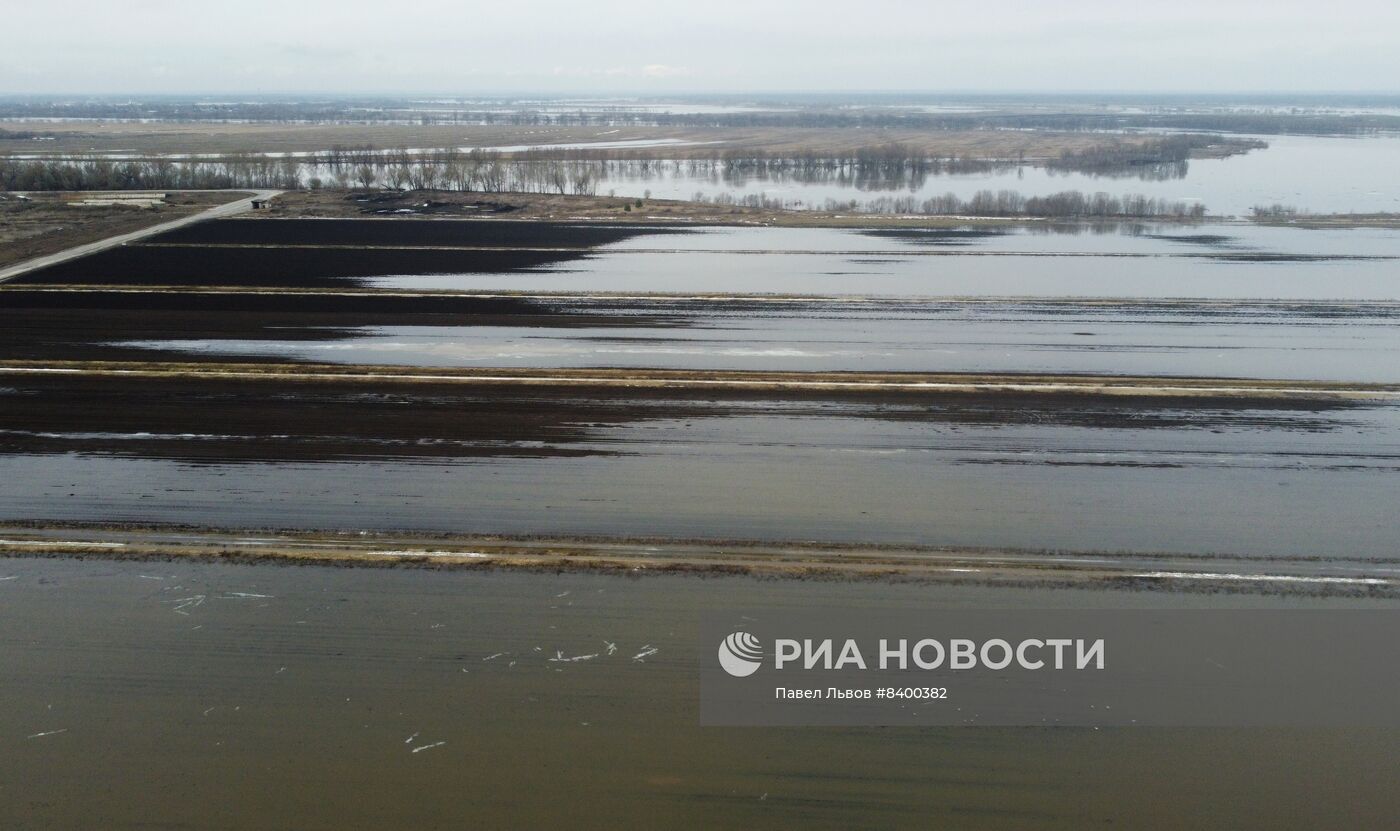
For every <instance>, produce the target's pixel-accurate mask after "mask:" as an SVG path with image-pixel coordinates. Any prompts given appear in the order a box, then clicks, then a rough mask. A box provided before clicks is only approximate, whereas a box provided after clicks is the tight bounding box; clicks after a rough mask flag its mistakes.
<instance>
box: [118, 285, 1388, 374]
mask: <svg viewBox="0 0 1400 831" xmlns="http://www.w3.org/2000/svg"><path fill="white" fill-rule="evenodd" d="M543 305H544V307H545V308H548V309H549V310H551V311H552V312H554V313H555V314H557V315H559V317H558V318H557V320H558V322H559V323H560V326H559V328H550V327H549V326H548V324H547V323H544V324H541V323H534V324H532V325H529V326H510V325H504V326H500V325H477V326H381V327H361V328H356V329H348V330H347V329H338V330H335V332H334V333H327V334H326V335H324V336H322V339H317V338H316V337H315V335H314V334H310V333H302V334H300V335H299V336H298V338H297V339H295V340H284V339H278V337H277V333H276V332H267V333H263V334H262V335H261V336H260V338H259V339H256V340H255V339H232V338H224V339H212V338H202V339H165V340H148V341H121V342H118V343H117V344H116V345H117V346H120V347H138V348H144V349H159V350H174V351H176V352H182V353H190V354H198V355H205V356H222V357H225V358H248V357H257V358H277V359H281V360H299V361H311V362H329V363H346V364H386V365H412V366H438V367H540V366H551V367H628V368H665V369H710V370H715V369H735V370H740V369H748V370H793V371H811V372H821V371H903V372H986V373H995V372H1033V373H1047V374H1055V373H1093V374H1126V375H1160V376H1172V375H1178V376H1181V375H1184V376H1194V377H1201V376H1207V377H1222V376H1225V377H1246V378H1260V379H1269V378H1287V379H1294V380H1328V381H1356V382H1378V383H1400V306H1397V305H1391V304H1382V305H1359V304H1332V305H1317V304H1309V305H1300V306H1294V305H1278V304H1248V303H1229V304H1201V303H1183V304H1165V305H1156V304H1147V303H1134V302H1131V301H1128V302H1124V303H1119V304H1100V305H1097V306H1084V305H1075V304H1062V303H1055V302H1050V303H1038V302H1034V301H1012V300H1007V301H984V302H976V301H968V302H959V301H953V302H947V303H918V302H913V301H894V302H876V301H863V302H843V301H840V300H830V301H808V302H803V301H780V302H772V303H763V302H758V301H748V302H744V301H734V302H709V301H688V302H687V301H670V302H668V301H665V300H661V299H658V300H652V301H645V302H636V301H587V300H569V299H558V300H553V301H549V302H548V303H545V304H543ZM658 307H662V308H664V309H665V310H666V311H665V315H664V324H662V325H659V324H658V322H657V321H656V316H657V313H658ZM587 314H598V315H611V316H615V317H617V318H618V319H619V322H623V323H625V321H626V320H627V319H628V318H647V319H648V325H647V326H637V327H628V326H626V325H609V326H599V327H587V326H577V325H573V324H572V323H571V317H572V315H587Z"/></svg>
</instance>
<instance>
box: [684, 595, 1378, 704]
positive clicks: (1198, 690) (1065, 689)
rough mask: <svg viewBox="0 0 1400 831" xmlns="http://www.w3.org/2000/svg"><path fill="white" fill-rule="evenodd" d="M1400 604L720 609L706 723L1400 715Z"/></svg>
mask: <svg viewBox="0 0 1400 831" xmlns="http://www.w3.org/2000/svg"><path fill="white" fill-rule="evenodd" d="M1397 615H1400V612H1396V611H1373V610H1362V611H1300V610H1289V611H1274V610H1264V611H1166V612H1158V611H1060V610H1056V611H1028V610H1013V611H971V612H951V611H933V612H888V611H880V612H871V611H869V610H827V611H824V612H822V613H805V614H772V613H770V614H764V613H763V612H761V611H755V612H750V613H747V614H741V615H711V616H709V617H708V618H707V619H706V620H705V621H704V625H703V627H702V629H703V633H702V650H703V652H702V654H706V655H708V656H713V659H712V660H707V661H705V662H704V664H703V665H702V667H701V721H702V722H703V723H706V724H716V725H720V724H732V725H765V724H771V725H796V724H814V725H815V724H833V725H860V724H870V725H899V724H910V725H950V726H951V725H1065V726H1071V725H1085V726H1087V725H1093V726H1108V725H1124V726H1127V725H1182V726H1188V725H1221V726H1247V725H1318V726H1326V725H1375V726H1400V706H1396V705H1395V704H1393V703H1392V696H1393V690H1395V689H1397V688H1400V686H1397V685H1400V646H1397V644H1396V642H1395V639H1394V638H1393V637H1391V633H1392V632H1394V631H1395V624H1396V623H1397V622H1400V617H1397Z"/></svg>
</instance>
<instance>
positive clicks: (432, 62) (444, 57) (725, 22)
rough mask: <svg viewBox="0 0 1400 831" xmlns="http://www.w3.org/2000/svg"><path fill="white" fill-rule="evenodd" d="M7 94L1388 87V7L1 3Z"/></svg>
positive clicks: (711, 0) (1352, 1) (1289, 1)
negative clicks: (5, 32) (4, 33)
mask: <svg viewBox="0 0 1400 831" xmlns="http://www.w3.org/2000/svg"><path fill="white" fill-rule="evenodd" d="M0 10H2V13H0V19H3V21H4V27H5V29H6V30H7V34H6V37H5V45H4V47H3V49H0V93H127V92H168V93H214V92H249V93H257V92H262V93H273V92H342V93H361V92H363V93H381V92H443V93H454V94H471V93H485V92H525V91H541V92H559V93H577V92H584V91H604V92H634V93H642V94H666V93H671V92H682V91H704V90H712V91H718V92H747V91H779V90H802V91H820V90H837V91H839V90H901V91H909V90H927V91H979V90H986V91H1000V90H1018V91H1019V90H1025V91H1049V90H1075V91H1105V90H1123V91H1242V90H1254V91H1261V90H1277V91H1292V90H1307V91H1327V90H1360V91H1387V92H1395V91H1400V2H1396V0H1375V1H1374V2H1360V0H1330V2H1318V0H1307V2H1293V0H1268V2H1262V1H1261V2H1255V1H1254V0H1210V1H1209V2H1199V1H1198V0H1173V1H1172V2H1167V3H1150V4H1149V3H1140V2H1139V3H1134V2H1130V1H1128V2H1125V0H1112V1H1111V2H1100V0H1058V2H1051V0H1042V1H1041V2H1026V1H1023V0H1016V1H1014V2H997V0H978V1H977V2H962V1H961V0H954V2H940V1H939V0H927V2H917V1H916V0H909V2H890V0H855V1H854V2H829V1H828V0H805V1H804V2H787V0H742V1H741V2H736V1H735V0H687V2H664V0H592V2H588V0H572V1H571V2H552V1H551V2H531V0H515V2H509V1H508V0H501V2H494V3H484V2H463V1H462V0H457V2H452V1H451V0H380V2H366V1H365V0H236V2H234V1H233V0H217V1H216V0H178V1H177V0H57V2H48V1H46V0H0Z"/></svg>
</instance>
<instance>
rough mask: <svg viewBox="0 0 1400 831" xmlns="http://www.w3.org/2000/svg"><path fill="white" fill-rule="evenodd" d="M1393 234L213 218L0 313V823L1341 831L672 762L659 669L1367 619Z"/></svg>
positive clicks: (12, 289) (680, 725)
mask: <svg viewBox="0 0 1400 831" xmlns="http://www.w3.org/2000/svg"><path fill="white" fill-rule="evenodd" d="M1397 242H1400V232H1396V231H1389V230H1385V229H1374V228H1372V229H1364V230H1337V229H1333V230H1317V231H1313V230H1301V229H1291V228H1272V227H1258V226H1252V225H1241V224H1219V225H1204V226H1181V225H1151V224H1148V225H1132V226H1114V227H1111V228H1098V229H1088V228H1085V227H1083V226H1068V225H1054V226H1049V225H1047V226H1032V227H1025V226H1013V225H1002V226H988V225H987V224H985V223H982V224H968V225H952V226H950V227H942V228H935V227H925V228H918V229H911V228H891V227H888V226H885V227H872V228H862V229H825V228H759V227H744V228H739V227H720V226H708V225H700V224H696V225H693V226H685V225H680V224H677V223H674V222H666V223H661V222H640V223H636V222H634V223H615V222H614V223H609V224H593V223H587V222H577V221H576V222H554V223H550V222H514V221H500V220H464V219H443V218H437V219H431V218H425V217H422V216H419V217H416V218H400V219H382V218H381V219H343V218H342V219H314V220H287V219H267V218H247V219H239V220H223V221H213V222H205V223H200V224H198V225H194V226H190V227H186V228H182V229H180V230H178V231H175V232H171V233H167V234H163V235H160V236H157V237H154V238H150V239H147V240H144V241H142V242H140V243H136V244H130V245H126V246H123V247H121V248H116V249H112V250H110V251H106V252H103V253H100V254H96V255H93V256H89V257H85V258H80V259H75V260H71V261H69V262H65V263H62V264H59V265H56V266H52V267H49V268H46V269H41V270H38V271H33V272H29V273H26V274H23V275H21V276H19V277H17V278H16V279H14V280H13V281H10V282H7V283H5V284H4V285H3V286H2V287H0V606H2V607H3V609H4V616H5V631H6V632H7V633H18V634H17V635H16V636H12V637H9V638H4V639H0V664H3V665H4V666H5V667H6V668H7V670H6V683H5V684H4V685H3V686H0V741H8V742H9V744H8V745H7V747H8V749H7V751H6V752H5V753H4V754H0V825H6V826H9V825H23V824H26V823H28V824H33V823H34V822H35V821H36V820H37V821H39V822H41V823H47V824H50V825H54V826H56V827H64V826H69V827H73V826H78V825H82V824H84V823H89V822H90V821H91V818H92V817H101V818H102V820H101V821H102V823H103V824H105V825H106V826H110V827H133V828H134V827H142V826H144V825H146V824H148V823H149V822H151V821H158V822H160V823H162V824H165V825H169V826H171V827H189V826H196V825H198V826H208V825H210V824H211V822H212V824H216V825H217V824H219V823H222V824H224V825H227V826H228V827H249V826H263V825H267V824H269V823H272V824H280V825H285V826H287V827H296V828H327V829H331V828H335V829H343V828H382V827H386V826H399V825H418V826H424V827H448V826H459V825H463V824H477V825H483V826H492V825H499V824H507V823H514V824H521V823H533V824H537V825H543V824H556V825H557V824H565V825H577V826H580V827H585V826H586V825H587V823H588V822H589V821H595V822H596V821H597V818H599V817H607V818H608V821H607V824H606V826H604V825H603V824H602V823H601V822H598V825H597V827H617V826H618V825H638V826H643V825H645V826H658V827H660V826H667V825H705V826H738V825H742V826H746V827H791V826H792V825H795V824H802V825H807V826H811V827H818V828H820V827H832V828H837V827H852V826H873V827H897V826H908V825H916V824H928V823H930V822H933V823H937V824H944V825H947V826H949V827H956V828H973V829H999V828H1025V827H1037V828H1046V829H1079V828H1084V827H1086V826H1089V825H1094V826H1100V825H1118V826H1123V827H1133V828H1146V829H1155V828H1163V829H1165V828H1177V827H1181V826H1182V825H1192V824H1194V825H1200V826H1206V825H1222V824H1223V825H1229V826H1231V827H1240V828H1261V829H1262V828H1278V827H1288V826H1296V825H1300V824H1301V825H1336V824H1339V823H1340V824H1342V825H1350V826H1355V827H1371V826H1377V825H1382V824H1384V823H1385V821H1386V820H1387V819H1388V818H1389V817H1391V816H1393V815H1394V813H1395V811H1396V809H1397V807H1400V806H1397V805H1396V799H1395V795H1394V792H1393V789H1392V788H1390V787H1389V785H1390V780H1389V777H1387V775H1386V773H1387V772H1388V771H1390V770H1393V769H1394V767H1395V765H1396V763H1397V758H1396V750H1395V748H1396V746H1397V745H1396V743H1395V741H1394V739H1395V737H1394V736H1393V735H1391V734H1390V733H1388V732H1377V731H1375V730H1363V729H1357V730H1263V729H1256V730H1247V731H1245V730H1241V731H1221V730H1191V729H1169V730H1168V729H1161V730H1157V729H1154V730H1146V729H1142V730H1138V729H1111V730H1109V729H1106V730H1097V729H1094V730H1077V729H1052V728H1044V729H1041V728H1022V729H991V728H982V729H976V730H970V729H941V730H934V729H917V730H911V729H901V730H889V729H884V730H874V729H865V728H845V729H829V728H818V729H802V730H791V729H785V730H780V729H741V730H734V729H716V728H704V729H702V728H700V727H699V726H698V725H697V712H696V702H695V689H696V687H695V679H696V674H697V667H698V666H699V665H700V663H701V661H702V660H705V659H706V658H707V656H706V655H703V654H701V652H700V651H698V649H697V647H696V644H695V643H694V640H695V638H694V633H695V630H696V626H697V621H698V620H699V616H700V615H701V614H702V613H704V612H710V613H714V612H719V613H726V612H732V613H733V614H734V615H736V617H737V616H738V615H740V614H741V612H740V610H743V609H746V608H747V609H752V608H766V609H774V610H790V609H814V608H815V609H828V610H836V611H834V613H837V614H840V613H842V612H841V611H839V610H857V611H858V610H862V609H875V608H879V609H891V608H902V609H911V610H917V609H930V610H932V609H950V608H951V609H989V608H992V609H995V608H1041V609H1050V608H1081V609H1082V608H1120V609H1148V608H1151V609H1157V608H1226V607H1241V608H1280V607H1283V608H1313V609H1338V608H1347V609H1353V608H1372V607H1379V608H1393V607H1394V604H1395V602H1396V597H1397V595H1398V594H1400V560H1397V558H1396V553H1395V552H1396V549H1397V545H1400V530H1397V526H1396V524H1395V522H1394V514H1395V508H1396V506H1397V496H1400V492H1397V490H1396V488H1395V481H1396V474H1397V472H1398V471H1397V468H1400V371H1397V367H1400V360H1397V358H1400V284H1397V283H1396V282H1395V280H1394V272H1395V266H1396V262H1397V257H1400V245H1397V244H1396V243H1397ZM313 565H314V566H329V565H343V566H360V567H359V568H325V567H316V568H311V567H294V566H313ZM113 748H120V752H121V756H122V760H123V764H119V765H114V764H112V761H111V760H112V755H111V754H112V753H113V752H114V751H113V750H112V749H113ZM191 781H197V782H198V783H200V784H199V786H198V791H197V796H198V798H191V794H192V793H196V792H195V791H192V790H191V786H190V785H189V783H190V782H191ZM94 782H100V783H101V786H100V787H95V786H94V785H93V783H94ZM292 783H295V786H293V784H292ZM386 794H388V795H392V796H391V797H389V796H386ZM211 817H213V818H217V819H216V820H211ZM590 818H591V819H590Z"/></svg>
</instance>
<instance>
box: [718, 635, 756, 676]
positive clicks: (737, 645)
mask: <svg viewBox="0 0 1400 831" xmlns="http://www.w3.org/2000/svg"><path fill="white" fill-rule="evenodd" d="M762 663H763V644H762V643H760V642H759V640H758V638H756V637H754V636H753V635H752V634H751V633H749V632H735V633H734V634H732V635H730V636H729V637H727V638H725V639H724V640H723V641H721V642H720V645H719V665H720V666H721V667H723V668H724V671H725V672H727V673H729V674H730V675H732V676H734V677H735V678H747V677H748V676H750V675H753V674H754V672H755V671H757V670H758V667H759V665H760V664H762Z"/></svg>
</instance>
